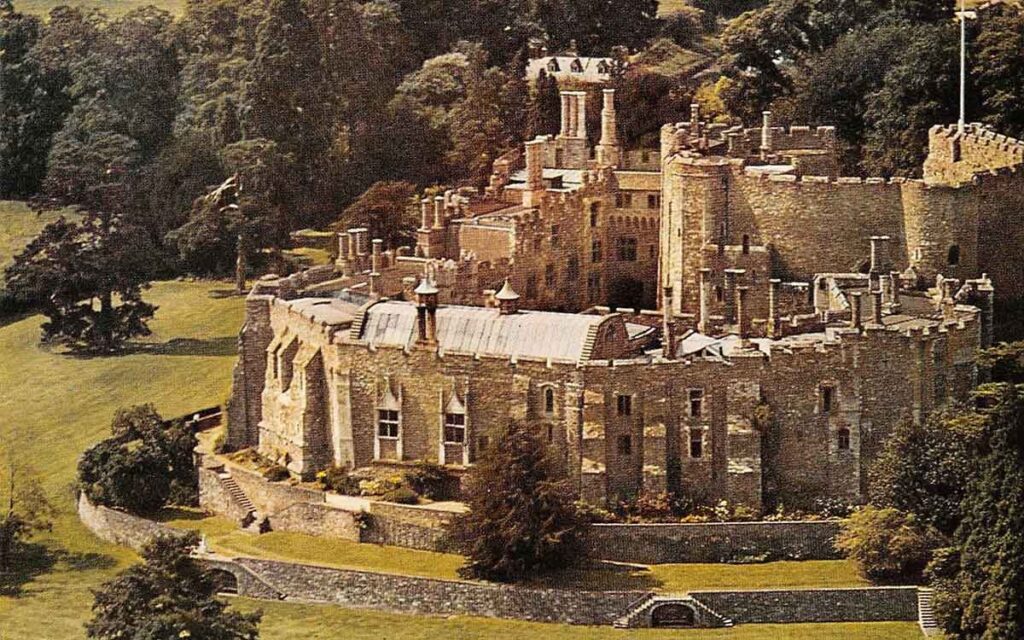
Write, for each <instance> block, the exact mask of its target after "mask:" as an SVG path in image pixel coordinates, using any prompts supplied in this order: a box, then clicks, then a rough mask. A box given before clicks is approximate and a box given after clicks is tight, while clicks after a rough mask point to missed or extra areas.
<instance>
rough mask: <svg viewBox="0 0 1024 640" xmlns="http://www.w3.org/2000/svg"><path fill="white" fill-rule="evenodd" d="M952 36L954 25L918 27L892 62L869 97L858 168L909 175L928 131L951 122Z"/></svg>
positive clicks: (923, 151) (954, 90)
mask: <svg viewBox="0 0 1024 640" xmlns="http://www.w3.org/2000/svg"><path fill="white" fill-rule="evenodd" d="M958 59H959V52H958V37H957V33H956V27H955V26H954V25H947V24H939V25H935V26H924V27H918V28H917V29H916V30H915V34H914V36H913V38H912V39H911V40H910V41H909V43H908V44H907V46H906V48H905V49H904V50H903V51H902V52H901V54H900V55H899V56H898V57H897V60H898V61H897V63H896V64H895V65H894V66H892V67H891V68H889V70H888V71H887V72H886V73H885V79H884V80H883V82H882V85H881V87H880V88H879V89H878V90H877V91H875V92H874V93H872V94H870V95H869V96H868V97H867V101H866V111H865V115H864V119H865V122H866V123H867V126H868V129H869V133H868V135H867V137H866V140H865V149H864V156H865V159H864V163H863V164H864V169H865V171H866V172H867V173H869V174H871V175H881V176H892V175H899V176H913V175H916V174H917V173H918V172H919V171H920V167H921V163H922V161H923V160H924V157H925V154H926V151H927V148H928V130H929V128H931V126H932V125H933V124H935V123H936V122H952V121H955V120H956V118H957V110H956V105H957V104H958V98H957V87H958V86H959V85H958V81H957V77H958V74H959V71H958V69H957V64H956V61H957V60H958Z"/></svg>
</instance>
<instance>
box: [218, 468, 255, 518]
mask: <svg viewBox="0 0 1024 640" xmlns="http://www.w3.org/2000/svg"><path fill="white" fill-rule="evenodd" d="M217 479H218V480H219V481H220V485H221V486H222V487H224V490H225V491H227V492H228V495H229V496H231V499H232V500H234V501H235V504H237V505H238V506H239V507H241V508H242V511H243V513H245V515H244V516H242V519H241V522H240V524H241V525H242V528H243V529H248V528H249V527H250V526H251V525H252V524H253V523H255V522H257V521H258V520H259V515H258V514H257V513H256V505H254V504H253V503H252V500H250V499H249V496H247V495H245V492H244V491H242V487H240V486H238V482H237V481H236V480H235V479H234V478H232V477H231V474H230V473H228V472H226V471H225V472H221V473H218V474H217Z"/></svg>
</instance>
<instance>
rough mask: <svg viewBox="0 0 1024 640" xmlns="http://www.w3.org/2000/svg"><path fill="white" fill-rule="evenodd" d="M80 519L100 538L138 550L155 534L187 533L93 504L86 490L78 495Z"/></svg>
mask: <svg viewBox="0 0 1024 640" xmlns="http://www.w3.org/2000/svg"><path fill="white" fill-rule="evenodd" d="M78 518H79V520H81V521H82V524H84V525H85V527H86V528H87V529H89V531H92V532H93V534H94V535H95V536H96V537H97V538H99V539H100V540H104V541H106V542H110V543H113V544H119V545H122V546H125V547H129V548H131V549H134V550H136V551H139V550H140V549H142V546H143V545H144V544H146V543H147V542H149V540H150V539H152V538H153V537H154V536H157V535H160V534H165V535H184V533H185V532H184V531H181V530H178V529H172V528H171V527H168V526H166V525H162V524H159V523H157V522H153V521H152V520H147V519H145V518H140V517H139V516H133V515H131V514H130V513H125V512H123V511H116V510H114V509H110V508H107V507H104V506H100V505H94V504H92V503H91V502H89V499H88V498H86V497H85V494H84V493H83V494H80V495H79V497H78Z"/></svg>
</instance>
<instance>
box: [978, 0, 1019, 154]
mask: <svg viewBox="0 0 1024 640" xmlns="http://www.w3.org/2000/svg"><path fill="white" fill-rule="evenodd" d="M1022 49H1024V13H1022V12H1021V11H1019V10H1017V9H1016V8H1013V9H1010V8H1002V7H995V8H990V9H988V10H986V13H985V16H984V19H983V20H982V21H981V24H980V32H979V33H978V36H977V40H976V44H975V50H974V51H973V52H972V54H973V55H972V58H973V64H972V67H973V69H972V72H971V75H972V76H973V77H974V79H975V84H976V86H977V90H978V91H979V92H980V93H981V96H982V101H983V104H984V107H985V109H984V117H983V119H984V121H985V122H986V123H987V124H990V125H992V126H993V127H995V129H996V130H997V131H999V132H1000V133H1002V134H1004V135H1008V136H1013V137H1017V138H1019V137H1021V136H1024V99H1022V98H1024V65H1021V63H1020V52H1021V50H1022Z"/></svg>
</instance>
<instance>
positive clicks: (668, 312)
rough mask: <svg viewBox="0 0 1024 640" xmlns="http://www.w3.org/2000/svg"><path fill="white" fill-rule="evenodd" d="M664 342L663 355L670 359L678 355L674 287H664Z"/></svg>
mask: <svg viewBox="0 0 1024 640" xmlns="http://www.w3.org/2000/svg"><path fill="white" fill-rule="evenodd" d="M662 300H663V302H662V313H661V316H662V317H661V320H662V342H663V343H664V347H663V349H662V355H663V356H664V357H665V358H666V359H669V360H672V359H674V358H675V357H676V323H675V318H673V307H674V302H675V298H674V296H673V292H672V287H664V288H662Z"/></svg>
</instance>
